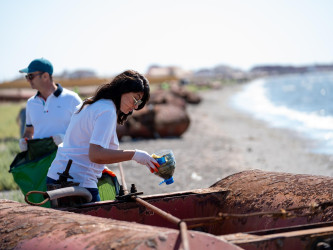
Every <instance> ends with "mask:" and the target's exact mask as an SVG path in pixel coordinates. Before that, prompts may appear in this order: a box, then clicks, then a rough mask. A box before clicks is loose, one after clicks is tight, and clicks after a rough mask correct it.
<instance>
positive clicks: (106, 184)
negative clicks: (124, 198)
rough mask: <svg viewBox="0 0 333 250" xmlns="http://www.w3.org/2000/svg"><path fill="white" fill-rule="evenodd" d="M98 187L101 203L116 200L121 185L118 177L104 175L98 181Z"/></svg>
mask: <svg viewBox="0 0 333 250" xmlns="http://www.w3.org/2000/svg"><path fill="white" fill-rule="evenodd" d="M97 187H98V192H99V196H100V197H101V201H109V200H115V199H116V196H117V195H118V194H119V188H120V185H119V182H118V179H117V176H111V175H109V174H107V173H103V174H102V176H101V178H99V179H98V183H97Z"/></svg>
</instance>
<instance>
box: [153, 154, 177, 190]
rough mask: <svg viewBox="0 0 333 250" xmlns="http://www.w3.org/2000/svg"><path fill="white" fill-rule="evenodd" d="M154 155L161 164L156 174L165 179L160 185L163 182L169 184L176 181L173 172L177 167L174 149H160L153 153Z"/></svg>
mask: <svg viewBox="0 0 333 250" xmlns="http://www.w3.org/2000/svg"><path fill="white" fill-rule="evenodd" d="M152 157H153V158H155V159H156V161H157V162H158V164H160V167H159V168H158V172H157V173H155V174H156V175H158V176H159V177H161V178H163V179H164V181H162V182H161V183H160V184H159V185H161V184H163V183H165V184H167V185H170V184H172V183H173V182H174V179H173V173H174V172H175V168H176V160H175V156H174V154H173V152H172V150H170V149H167V150H161V151H158V152H156V153H154V154H152Z"/></svg>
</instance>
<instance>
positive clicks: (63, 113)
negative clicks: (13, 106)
mask: <svg viewBox="0 0 333 250" xmlns="http://www.w3.org/2000/svg"><path fill="white" fill-rule="evenodd" d="M19 72H20V73H26V74H27V75H26V76H25V77H26V79H27V81H28V82H29V83H30V85H31V88H33V89H36V90H38V91H37V94H36V95H35V96H32V97H30V98H29V100H28V102H27V106H26V128H25V131H24V134H23V136H22V137H23V138H21V139H20V142H19V144H20V149H21V151H26V150H27V140H29V139H32V138H33V139H41V138H47V137H52V138H53V141H54V142H55V144H56V145H59V144H60V143H62V141H63V137H64V134H65V132H66V129H67V127H68V125H69V122H70V119H71V116H72V114H73V113H74V112H75V111H76V106H77V105H79V104H81V103H82V100H81V99H80V97H79V96H78V95H77V94H76V93H74V92H73V91H70V90H68V89H65V88H63V87H61V85H60V84H58V83H55V82H54V81H53V79H52V74H53V66H52V64H51V62H50V61H48V60H46V59H44V58H40V59H35V60H33V61H32V62H31V63H30V64H29V66H28V67H27V68H25V69H21V70H20V71H19Z"/></svg>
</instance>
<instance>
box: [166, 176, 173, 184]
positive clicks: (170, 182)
mask: <svg viewBox="0 0 333 250" xmlns="http://www.w3.org/2000/svg"><path fill="white" fill-rule="evenodd" d="M172 183H174V180H173V177H171V178H169V179H167V180H165V184H167V185H170V184H172Z"/></svg>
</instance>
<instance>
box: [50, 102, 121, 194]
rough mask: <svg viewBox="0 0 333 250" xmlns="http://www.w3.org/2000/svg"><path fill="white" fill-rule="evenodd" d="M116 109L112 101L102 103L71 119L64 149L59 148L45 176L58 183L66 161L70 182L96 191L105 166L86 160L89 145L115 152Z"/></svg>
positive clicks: (88, 107) (76, 114) (90, 106)
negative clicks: (69, 164)
mask: <svg viewBox="0 0 333 250" xmlns="http://www.w3.org/2000/svg"><path fill="white" fill-rule="evenodd" d="M116 128H117V113H116V106H115V105H114V103H113V102H112V101H111V100H106V99H101V100H98V101H97V102H95V103H93V104H91V105H86V106H85V107H84V108H83V109H82V110H81V111H80V113H75V114H73V116H72V119H71V121H70V124H69V126H68V128H67V131H66V134H65V137H64V142H63V145H62V146H61V145H60V147H59V148H58V152H57V155H56V158H55V159H54V161H53V162H52V164H51V167H50V168H49V171H48V174H47V176H48V177H50V178H52V179H55V180H58V179H59V175H58V174H57V173H62V172H63V171H65V169H66V166H67V163H68V160H70V159H71V160H72V161H73V163H72V165H71V168H70V170H69V175H71V176H72V177H73V180H72V179H69V181H74V182H78V183H80V185H79V186H81V187H86V188H97V181H98V180H97V179H98V178H100V177H101V175H102V171H103V169H104V164H97V163H93V162H91V161H90V160H89V155H88V154H89V146H90V143H92V144H96V145H99V146H101V147H103V148H108V149H118V148H119V141H118V137H117V132H116Z"/></svg>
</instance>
